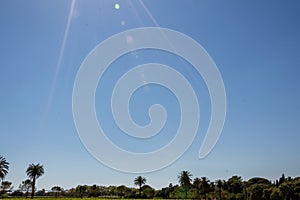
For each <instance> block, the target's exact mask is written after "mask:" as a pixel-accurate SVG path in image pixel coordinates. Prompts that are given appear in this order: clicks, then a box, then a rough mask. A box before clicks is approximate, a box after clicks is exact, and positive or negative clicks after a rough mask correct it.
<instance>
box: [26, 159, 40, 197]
mask: <svg viewBox="0 0 300 200" xmlns="http://www.w3.org/2000/svg"><path fill="white" fill-rule="evenodd" d="M26 174H27V176H28V177H29V178H30V179H31V183H32V184H31V185H32V186H31V198H32V199H33V197H34V192H35V183H36V180H37V179H38V178H39V177H40V176H42V175H43V174H44V167H43V165H40V164H39V163H38V164H36V165H35V164H30V165H29V166H28V168H27V170H26Z"/></svg>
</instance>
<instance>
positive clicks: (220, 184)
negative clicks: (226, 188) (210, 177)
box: [216, 179, 223, 200]
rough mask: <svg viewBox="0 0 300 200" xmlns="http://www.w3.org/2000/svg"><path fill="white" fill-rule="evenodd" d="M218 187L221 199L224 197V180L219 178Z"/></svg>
mask: <svg viewBox="0 0 300 200" xmlns="http://www.w3.org/2000/svg"><path fill="white" fill-rule="evenodd" d="M216 187H217V188H218V193H219V200H221V199H222V189H223V181H222V180H220V179H219V180H217V181H216Z"/></svg>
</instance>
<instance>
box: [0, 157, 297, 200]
mask: <svg viewBox="0 0 300 200" xmlns="http://www.w3.org/2000/svg"><path fill="white" fill-rule="evenodd" d="M8 169H9V163H8V162H7V161H6V160H5V158H4V157H2V156H0V175H1V177H0V178H1V187H0V188H1V190H0V192H1V197H8V196H11V197H15V198H14V199H15V200H19V199H20V200H21V199H22V198H27V196H28V195H29V193H30V195H31V198H33V197H34V196H37V197H38V198H37V199H39V198H40V197H43V198H42V199H43V200H47V199H48V198H47V197H57V198H58V197H59V198H60V199H68V200H72V198H78V197H79V198H82V199H85V198H90V197H93V198H96V199H99V200H100V199H103V198H106V199H107V198H109V199H114V198H115V199H117V198H127V199H134V198H144V199H152V198H159V199H205V200H208V199H209V200H299V199H300V177H296V178H291V177H287V178H286V177H285V175H284V174H282V176H281V177H280V178H279V179H278V180H275V181H274V182H271V181H270V180H267V179H265V178H260V177H254V178H251V179H249V180H247V181H244V180H243V179H242V178H241V177H240V176H232V177H230V178H229V179H228V180H221V179H219V180H216V181H210V180H209V179H208V178H207V177H201V178H199V177H195V178H194V179H192V178H193V175H192V174H191V172H190V171H182V172H180V173H179V175H178V176H177V177H178V185H173V184H171V183H170V184H169V186H167V187H164V188H161V189H157V190H155V189H154V188H152V187H151V186H149V185H146V178H145V177H142V176H138V177H136V178H135V179H134V184H135V185H136V186H138V188H131V187H127V186H125V185H120V186H98V185H92V186H88V185H78V186H77V187H75V188H71V189H68V190H64V189H63V188H62V187H60V186H53V187H52V188H51V190H50V191H46V190H45V189H42V190H39V191H36V189H35V184H36V180H37V179H38V178H39V177H40V176H42V175H43V174H44V167H43V165H40V164H36V165H35V164H31V165H29V167H28V168H27V170H26V173H27V175H28V177H29V178H30V179H26V180H24V181H22V183H21V184H20V186H19V188H18V189H17V190H14V191H13V190H12V189H13V187H12V183H11V182H9V181H5V180H4V179H5V177H6V175H7V174H8ZM8 194H9V195H8ZM18 197H22V198H18Z"/></svg>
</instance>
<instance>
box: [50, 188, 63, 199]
mask: <svg viewBox="0 0 300 200" xmlns="http://www.w3.org/2000/svg"><path fill="white" fill-rule="evenodd" d="M51 190H52V192H54V193H55V197H57V196H58V193H61V192H62V191H63V188H62V187H60V186H53V187H52V188H51Z"/></svg>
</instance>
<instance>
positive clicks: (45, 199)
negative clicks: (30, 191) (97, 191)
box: [4, 197, 162, 200]
mask: <svg viewBox="0 0 300 200" xmlns="http://www.w3.org/2000/svg"><path fill="white" fill-rule="evenodd" d="M4 199H14V200H31V198H30V197H28V198H25V197H9V198H4ZM55 199H57V200H114V199H118V200H120V198H103V197H89V198H87V197H83V198H74V197H34V198H33V200H55ZM124 200H134V199H124ZM138 200H146V199H138ZM147 200H149V199H147ZM161 200H162V199H161Z"/></svg>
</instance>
